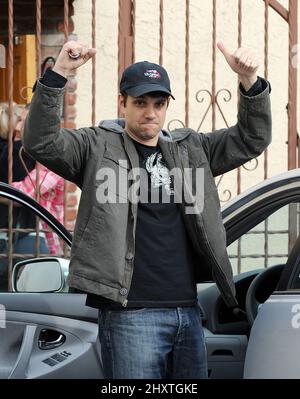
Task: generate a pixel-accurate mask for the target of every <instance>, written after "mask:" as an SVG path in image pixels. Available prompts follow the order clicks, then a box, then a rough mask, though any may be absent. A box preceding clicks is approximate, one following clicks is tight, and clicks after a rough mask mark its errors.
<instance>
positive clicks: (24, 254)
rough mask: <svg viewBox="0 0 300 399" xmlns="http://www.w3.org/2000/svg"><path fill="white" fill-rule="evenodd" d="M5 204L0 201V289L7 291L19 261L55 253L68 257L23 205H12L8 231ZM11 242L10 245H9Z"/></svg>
mask: <svg viewBox="0 0 300 399" xmlns="http://www.w3.org/2000/svg"><path fill="white" fill-rule="evenodd" d="M8 209H9V207H8V206H7V205H3V204H0V291H1V292H8V291H11V289H10V284H9V276H10V275H11V272H10V271H11V270H12V268H13V267H14V265H15V264H16V263H17V262H19V261H22V260H26V259H31V258H41V257H45V256H55V257H60V258H65V259H68V258H69V252H70V251H69V248H68V247H67V246H66V244H64V243H63V241H62V240H61V239H60V238H59V236H58V235H57V234H56V233H55V232H54V231H53V230H52V229H51V228H50V227H49V226H48V225H47V224H46V223H45V222H44V221H42V220H41V219H39V218H37V217H36V216H35V214H34V212H33V211H32V210H31V209H29V208H27V207H25V206H19V205H18V206H13V207H12V215H11V220H12V223H11V226H12V228H13V229H12V232H11V234H9V233H8V231H9V222H8V219H9V210H8ZM9 241H10V242H11V246H10V245H9Z"/></svg>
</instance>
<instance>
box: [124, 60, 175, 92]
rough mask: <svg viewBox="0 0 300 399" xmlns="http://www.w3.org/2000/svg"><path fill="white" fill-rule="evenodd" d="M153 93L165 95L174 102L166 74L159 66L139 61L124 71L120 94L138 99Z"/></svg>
mask: <svg viewBox="0 0 300 399" xmlns="http://www.w3.org/2000/svg"><path fill="white" fill-rule="evenodd" d="M153 91H161V92H163V93H167V94H169V95H170V96H171V97H172V98H173V99H174V100H175V98H174V97H173V95H172V93H171V87H170V79H169V76H168V73H167V71H166V70H165V68H163V67H162V66H161V65H158V64H154V63H152V62H148V61H141V62H136V63H135V64H132V65H130V66H129V67H127V68H126V69H125V70H124V72H123V74H122V78H121V82H120V92H121V93H127V94H129V95H130V96H132V97H139V96H142V95H143V94H147V93H151V92H153Z"/></svg>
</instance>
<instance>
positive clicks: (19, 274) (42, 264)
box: [12, 257, 67, 292]
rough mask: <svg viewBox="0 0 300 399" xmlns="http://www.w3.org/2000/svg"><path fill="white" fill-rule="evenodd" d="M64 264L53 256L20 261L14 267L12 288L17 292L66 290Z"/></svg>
mask: <svg viewBox="0 0 300 399" xmlns="http://www.w3.org/2000/svg"><path fill="white" fill-rule="evenodd" d="M62 261H64V260H63V259H62ZM63 266H64V265H62V264H61V262H60V260H59V259H57V258H51V257H47V258H40V259H28V260H25V261H22V262H18V263H16V264H15V265H14V268H13V273H12V289H13V291H15V292H60V291H65V290H64V287H65V285H66V284H65V279H66V275H67V272H66V270H63V269H64V267H63Z"/></svg>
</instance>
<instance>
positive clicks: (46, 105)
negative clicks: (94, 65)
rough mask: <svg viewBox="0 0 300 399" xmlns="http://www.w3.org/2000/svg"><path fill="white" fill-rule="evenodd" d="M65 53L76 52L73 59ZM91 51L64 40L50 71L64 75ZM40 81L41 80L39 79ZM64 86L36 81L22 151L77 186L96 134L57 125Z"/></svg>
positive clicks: (88, 130) (92, 130)
mask: <svg viewBox="0 0 300 399" xmlns="http://www.w3.org/2000/svg"><path fill="white" fill-rule="evenodd" d="M69 54H71V55H72V54H75V55H76V54H77V55H79V58H77V59H73V58H71V57H70V55H69ZM94 54H95V50H94V49H90V48H88V47H87V46H86V45H85V44H83V43H80V42H74V41H70V42H67V43H66V44H65V45H64V46H63V48H62V50H61V52H60V54H59V56H58V59H57V61H56V64H55V66H54V68H53V71H54V72H56V73H57V74H59V75H60V76H62V77H65V78H66V77H67V76H68V75H69V74H70V72H71V71H72V70H74V69H77V68H79V67H80V66H82V65H83V64H85V63H86V62H87V61H88V60H89V59H90V58H91V57H92V56H93V55H94ZM42 81H43V80H42ZM64 89H65V88H64V87H49V86H47V85H45V84H43V83H41V82H40V81H38V82H37V84H36V87H35V92H34V96H33V100H32V103H31V106H30V110H29V114H28V116H27V118H26V122H25V129H24V134H23V145H24V148H25V151H26V152H27V153H28V154H30V155H31V156H32V157H33V158H34V159H36V160H38V161H39V162H41V163H42V164H43V165H45V166H46V167H48V168H49V169H50V170H52V171H53V172H55V173H57V174H58V175H60V176H62V177H64V178H65V179H67V180H69V181H72V182H75V183H76V184H77V185H79V186H81V182H82V173H83V168H84V165H85V162H86V159H88V156H89V149H90V146H91V145H93V143H94V141H95V140H98V139H99V138H96V135H95V131H94V129H93V128H90V129H78V130H75V129H61V128H60V113H61V107H62V102H63V94H64Z"/></svg>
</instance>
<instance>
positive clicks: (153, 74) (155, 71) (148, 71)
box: [144, 69, 160, 79]
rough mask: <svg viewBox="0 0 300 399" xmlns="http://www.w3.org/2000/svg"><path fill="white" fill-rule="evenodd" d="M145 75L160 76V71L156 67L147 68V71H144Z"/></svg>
mask: <svg viewBox="0 0 300 399" xmlns="http://www.w3.org/2000/svg"><path fill="white" fill-rule="evenodd" d="M144 75H145V76H147V77H148V78H154V79H159V78H160V73H159V72H158V71H157V70H156V69H147V71H146V72H144Z"/></svg>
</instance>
